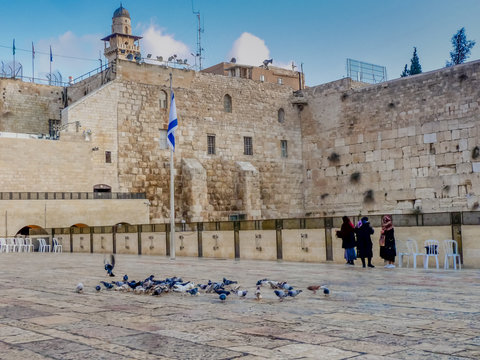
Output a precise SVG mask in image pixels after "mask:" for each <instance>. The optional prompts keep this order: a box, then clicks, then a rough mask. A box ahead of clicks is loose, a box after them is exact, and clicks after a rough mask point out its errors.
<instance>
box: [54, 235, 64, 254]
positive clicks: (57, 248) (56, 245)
mask: <svg viewBox="0 0 480 360" xmlns="http://www.w3.org/2000/svg"><path fill="white" fill-rule="evenodd" d="M52 242H53V252H63V246H62V245H61V244H59V243H58V240H57V238H53V239H52Z"/></svg>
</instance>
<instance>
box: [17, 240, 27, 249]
mask: <svg viewBox="0 0 480 360" xmlns="http://www.w3.org/2000/svg"><path fill="white" fill-rule="evenodd" d="M15 244H16V245H17V251H18V252H23V251H25V252H26V251H27V250H26V249H25V239H24V238H15Z"/></svg>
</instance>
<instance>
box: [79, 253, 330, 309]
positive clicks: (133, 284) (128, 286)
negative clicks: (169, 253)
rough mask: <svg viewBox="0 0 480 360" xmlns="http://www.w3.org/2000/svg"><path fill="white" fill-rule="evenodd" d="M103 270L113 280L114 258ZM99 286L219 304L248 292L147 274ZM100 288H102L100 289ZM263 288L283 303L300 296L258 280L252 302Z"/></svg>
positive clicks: (226, 284) (228, 284) (227, 284)
mask: <svg viewBox="0 0 480 360" xmlns="http://www.w3.org/2000/svg"><path fill="white" fill-rule="evenodd" d="M104 265H105V266H104V268H105V270H106V271H107V275H108V276H112V277H114V276H115V275H114V274H113V269H114V267H115V257H114V256H113V255H110V256H108V257H106V258H105V260H104ZM100 284H101V285H97V286H96V287H95V290H96V291H97V292H98V291H101V290H102V289H103V288H104V289H106V290H114V291H121V292H133V293H135V294H148V295H153V296H159V295H161V294H164V293H168V292H175V293H183V294H190V295H192V296H197V295H198V294H199V292H204V293H207V294H208V293H213V294H216V295H218V298H219V299H220V300H221V301H222V302H223V301H225V300H226V299H227V297H228V296H229V295H231V294H233V295H236V296H238V297H240V298H245V297H246V296H247V293H248V290H243V289H241V288H240V285H238V282H237V281H234V280H229V279H226V278H223V280H222V281H219V282H212V281H211V280H208V283H206V284H195V283H194V282H192V281H183V280H182V279H181V278H178V277H171V278H166V279H162V280H157V279H155V276H154V275H150V276H149V277H147V278H146V279H144V280H141V281H136V280H130V279H129V277H128V275H124V276H123V281H111V282H107V281H100ZM102 285H103V286H102ZM263 286H265V287H266V286H269V287H270V288H271V289H273V292H274V294H275V295H276V296H277V297H278V298H279V300H280V301H283V300H284V299H285V298H287V297H292V298H293V297H296V296H297V295H299V294H301V293H302V290H296V289H294V288H293V286H291V285H289V284H288V283H287V282H282V281H273V280H268V279H261V280H258V281H257V283H256V290H255V299H256V300H261V299H262V293H261V290H260V288H261V287H263ZM307 289H308V290H310V291H312V292H313V293H314V294H316V292H317V291H318V290H322V291H323V294H324V295H325V296H328V295H329V294H330V290H329V289H328V288H327V286H325V285H323V286H321V285H312V286H309V287H308V288H307ZM83 290H84V286H83V284H82V283H79V284H78V285H77V287H76V289H75V291H76V292H77V293H82V292H83Z"/></svg>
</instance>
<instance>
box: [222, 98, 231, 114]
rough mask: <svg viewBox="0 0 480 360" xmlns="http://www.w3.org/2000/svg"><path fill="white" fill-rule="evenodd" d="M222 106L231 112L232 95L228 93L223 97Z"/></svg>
mask: <svg viewBox="0 0 480 360" xmlns="http://www.w3.org/2000/svg"><path fill="white" fill-rule="evenodd" d="M223 108H224V110H225V112H229V113H231V112H232V97H231V96H230V95H228V94H226V95H225V96H224V97H223Z"/></svg>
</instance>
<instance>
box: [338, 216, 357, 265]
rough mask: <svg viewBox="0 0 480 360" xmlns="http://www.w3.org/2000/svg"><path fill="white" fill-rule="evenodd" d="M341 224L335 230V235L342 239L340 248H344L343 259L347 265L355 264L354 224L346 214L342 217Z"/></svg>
mask: <svg viewBox="0 0 480 360" xmlns="http://www.w3.org/2000/svg"><path fill="white" fill-rule="evenodd" d="M342 220H343V224H342V227H341V228H340V230H337V233H336V234H337V237H339V238H341V239H342V248H344V249H345V255H344V256H345V260H347V265H355V263H354V262H353V261H354V260H355V259H356V258H357V256H356V254H355V231H354V226H353V224H352V222H351V221H350V219H349V218H348V217H347V216H344V217H342Z"/></svg>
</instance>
